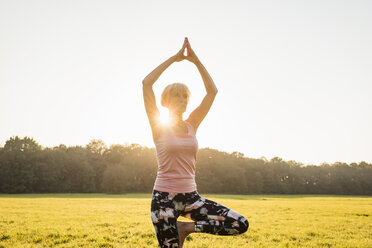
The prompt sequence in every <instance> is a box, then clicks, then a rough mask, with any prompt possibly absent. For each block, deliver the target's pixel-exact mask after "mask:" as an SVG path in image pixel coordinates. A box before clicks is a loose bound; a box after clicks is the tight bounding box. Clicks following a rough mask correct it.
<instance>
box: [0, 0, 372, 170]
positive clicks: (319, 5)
mask: <svg viewBox="0 0 372 248" xmlns="http://www.w3.org/2000/svg"><path fill="white" fill-rule="evenodd" d="M371 13H372V2H371V1H367V0H366V1H358V0H350V1H342V0H335V1H330V0H319V1H317V0H313V1H295V0H293V1H288V0H283V1H277V0H271V1H269V0H264V1H244V0H241V1H238V0H229V1H215V0H214V1H212V0H204V1H194V0H191V1H186V2H180V1H171V0H169V1H168V0H167V1H165V0H164V1H162V0H161V1H144V0H139V1H112V0H109V1H106V0H105V1H103V0H102V1H91V0H90V1H82V0H73V1H68V0H67V1H50V0H43V1H37V0H35V1H20V0H14V1H13V0H12V1H4V0H0V109H1V111H0V145H1V146H3V145H4V144H5V142H6V140H8V139H9V138H10V137H12V136H16V135H17V136H20V137H24V136H28V137H32V138H34V139H35V140H36V141H37V142H38V143H39V144H41V145H42V146H44V147H53V146H57V145H59V144H66V145H68V146H73V145H83V146H84V145H86V144H87V143H88V142H89V141H90V140H92V139H101V140H102V141H104V142H105V143H106V144H107V145H108V146H109V145H111V144H130V143H137V144H140V145H143V146H147V147H154V144H153V141H152V136H151V129H150V126H149V123H148V120H147V116H146V113H145V109H144V104H143V97H142V79H143V78H144V77H145V76H146V75H147V74H148V73H150V72H151V71H152V70H153V69H154V68H155V67H157V66H158V65H159V64H161V63H162V62H164V61H165V60H166V59H168V58H169V57H171V56H173V55H175V54H176V53H177V52H178V51H179V50H180V48H181V47H182V43H183V39H184V37H186V36H187V37H188V38H189V41H190V43H191V46H192V48H193V50H194V51H195V53H196V54H197V56H198V57H199V59H200V60H201V62H202V63H203V65H204V66H205V67H206V68H207V70H208V72H209V73H210V75H211V76H212V78H213V80H214V82H215V84H216V86H217V88H218V90H219V92H218V95H217V96H216V99H215V102H214V104H213V106H212V108H211V110H210V112H209V114H208V115H207V117H206V118H205V119H204V121H203V123H202V124H201V125H200V127H199V129H198V133H197V138H198V141H199V147H200V148H203V147H210V148H214V149H218V150H220V151H226V152H233V151H238V152H241V153H244V155H245V156H246V157H251V158H260V157H263V156H264V157H266V158H267V159H271V158H273V157H280V158H282V159H284V160H295V161H298V162H302V163H304V164H321V163H334V162H337V161H340V162H346V163H351V162H360V161H366V162H372V68H371V67H372V46H371V44H372V15H371ZM173 82H183V83H185V84H186V85H187V86H188V87H189V88H190V91H191V99H190V103H189V106H188V108H187V111H186V113H185V115H184V117H185V118H187V116H188V115H189V114H190V113H191V111H192V110H193V109H195V108H196V107H197V106H198V105H199V104H200V102H201V100H202V98H203V97H204V95H205V93H206V92H205V89H204V85H203V82H202V79H201V77H200V75H199V73H198V71H197V69H196V67H195V65H193V64H191V63H190V62H188V61H182V62H178V63H175V64H172V65H171V66H170V67H169V68H168V69H167V70H166V71H165V72H164V73H163V74H162V76H161V77H160V78H159V80H158V81H157V82H156V84H155V85H154V91H155V94H156V97H157V101H158V107H159V108H161V106H160V94H161V92H162V90H163V88H164V87H165V86H166V85H167V84H169V83H173ZM161 113H162V115H165V116H166V115H167V111H166V110H163V109H162V110H161Z"/></svg>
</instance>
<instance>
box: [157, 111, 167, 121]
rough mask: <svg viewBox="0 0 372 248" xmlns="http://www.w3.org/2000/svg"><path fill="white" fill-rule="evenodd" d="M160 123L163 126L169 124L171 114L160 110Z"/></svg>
mask: <svg viewBox="0 0 372 248" xmlns="http://www.w3.org/2000/svg"><path fill="white" fill-rule="evenodd" d="M159 121H160V123H161V124H166V123H168V122H169V114H168V113H167V111H162V110H160V116H159Z"/></svg>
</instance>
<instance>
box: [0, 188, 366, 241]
mask: <svg viewBox="0 0 372 248" xmlns="http://www.w3.org/2000/svg"><path fill="white" fill-rule="evenodd" d="M202 196H204V197H206V198H209V199H212V200H215V201H217V202H219V203H221V204H223V205H225V206H228V207H230V208H232V209H234V210H235V211H237V212H239V213H241V214H242V215H244V216H245V217H246V218H247V219H248V220H249V222H250V228H249V229H248V232H247V233H245V234H243V235H240V236H229V237H226V236H223V237H222V236H215V235H209V234H191V235H190V236H189V237H188V238H187V240H186V241H185V245H184V247H185V248H189V247H190V248H191V247H198V248H199V247H221V248H222V247H223V248H226V247H358V248H360V247H370V248H371V247H372V219H371V217H372V197H362V196H360V197H359V196H320V195H319V196H318V195H292V196H291V195H248V196H239V195H205V194H202ZM150 197H151V196H150V195H149V194H128V195H106V194H25V195H0V247H11V248H13V247H133V248H134V247H136V248H137V247H157V240H156V237H155V232H154V229H153V226H152V223H151V219H150V215H149V213H150V210H149V209H150V202H151V198H150ZM182 220H183V221H184V220H185V219H182Z"/></svg>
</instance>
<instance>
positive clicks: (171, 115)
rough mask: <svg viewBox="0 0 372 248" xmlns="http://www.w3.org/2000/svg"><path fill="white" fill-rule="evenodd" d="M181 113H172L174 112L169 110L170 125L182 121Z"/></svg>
mask: <svg viewBox="0 0 372 248" xmlns="http://www.w3.org/2000/svg"><path fill="white" fill-rule="evenodd" d="M182 115H183V113H174V112H169V123H170V124H171V126H175V125H177V124H179V123H181V122H183V117H182Z"/></svg>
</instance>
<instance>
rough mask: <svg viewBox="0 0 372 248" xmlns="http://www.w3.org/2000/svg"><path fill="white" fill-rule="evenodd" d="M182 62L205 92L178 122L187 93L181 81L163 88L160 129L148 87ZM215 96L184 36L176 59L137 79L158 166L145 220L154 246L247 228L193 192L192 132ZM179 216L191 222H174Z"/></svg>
mask: <svg viewBox="0 0 372 248" xmlns="http://www.w3.org/2000/svg"><path fill="white" fill-rule="evenodd" d="M185 50H186V52H187V55H186V56H185V55H184V52H185ZM184 59H187V60H189V61H190V62H192V63H193V64H195V65H196V67H197V68H198V70H199V72H200V74H201V77H202V79H203V82H204V86H205V89H206V90H207V94H206V96H205V97H204V99H203V101H202V102H201V104H200V106H199V107H197V108H196V109H195V110H194V111H193V112H192V113H191V114H190V116H189V117H188V118H187V119H186V120H183V117H182V115H183V113H184V112H185V110H186V106H187V103H188V101H189V97H190V91H189V90H188V88H187V86H186V85H184V84H181V83H174V84H170V85H168V86H167V87H166V88H165V89H164V91H163V93H162V95H161V105H162V106H164V107H166V108H168V110H169V117H170V119H169V123H168V124H167V125H164V124H161V122H160V121H159V115H160V114H159V110H158V108H157V106H156V101H155V95H154V91H153V89H152V86H153V84H154V83H155V82H156V80H157V79H158V78H159V76H160V75H161V74H162V73H163V72H164V71H165V69H167V68H168V67H169V66H170V65H171V64H172V63H173V62H180V61H182V60H184ZM216 94H217V88H216V86H215V84H214V82H213V80H212V78H211V76H210V75H209V73H208V72H207V70H206V69H205V67H204V66H203V65H202V63H201V62H200V60H199V59H198V57H197V56H196V55H195V52H194V51H193V50H192V49H191V46H190V43H189V41H188V39H187V38H185V41H184V43H183V46H182V49H181V50H180V51H179V52H178V53H177V54H176V55H174V56H172V57H170V58H169V59H168V60H166V61H165V62H164V63H162V64H161V65H159V66H158V67H157V68H156V69H155V70H153V71H152V72H151V73H150V74H149V75H147V76H146V78H145V79H144V80H143V97H144V101H145V108H146V112H147V116H148V119H149V121H150V126H151V129H152V136H153V139H154V143H155V146H156V153H157V159H158V166H159V167H158V173H157V178H156V181H155V185H154V189H153V194H152V202H151V219H152V222H153V224H154V228H155V232H156V236H157V239H158V241H159V245H160V247H182V246H183V242H184V240H185V238H186V236H187V235H189V234H190V233H193V232H203V233H210V234H216V235H236V234H241V233H244V232H246V231H247V229H248V226H249V224H248V221H247V219H245V218H244V217H243V216H242V215H240V214H238V213H236V212H234V211H233V210H231V209H229V208H227V207H225V206H223V205H221V204H218V203H216V202H214V201H211V200H208V199H205V198H204V197H201V196H200V195H199V194H198V192H197V189H196V183H195V166H196V153H197V151H198V143H197V140H196V137H195V134H196V131H197V129H198V127H199V125H200V123H201V122H202V120H203V119H204V117H205V116H206V115H207V113H208V111H209V109H210V107H211V105H212V103H213V101H214V98H215V96H216ZM180 215H181V216H184V217H186V218H189V219H191V220H193V221H194V222H178V221H177V218H178V217H179V216H180Z"/></svg>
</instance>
